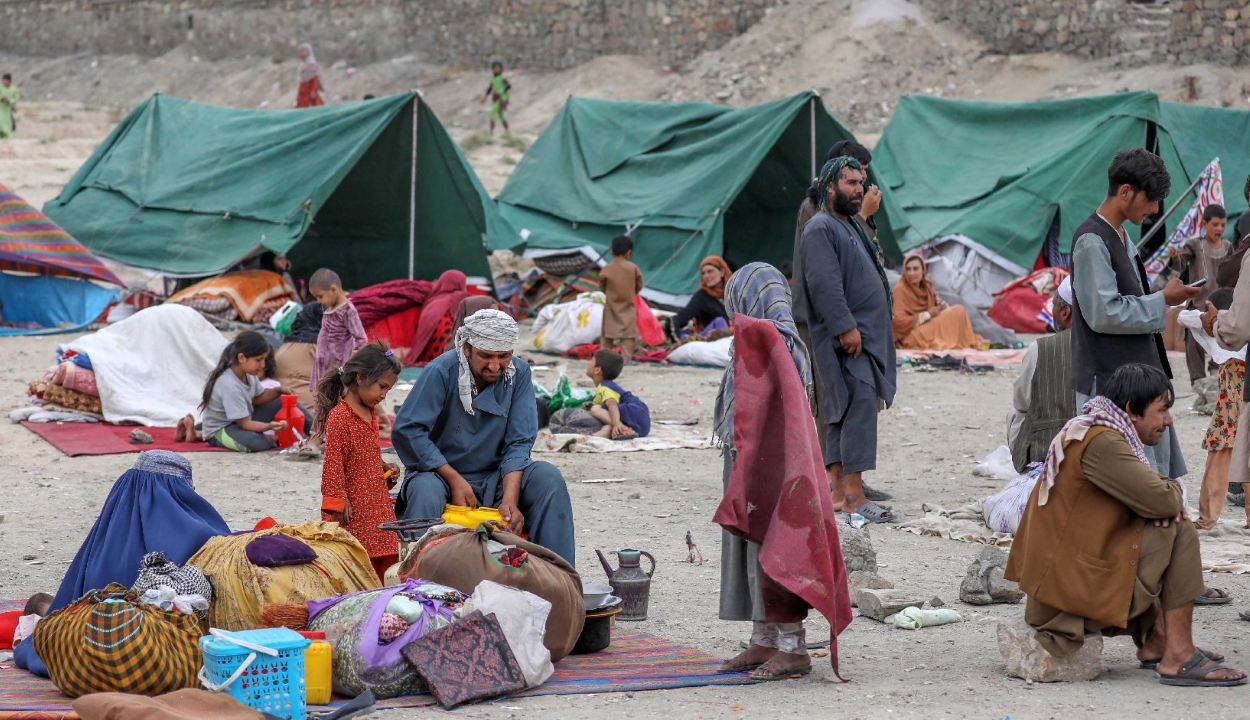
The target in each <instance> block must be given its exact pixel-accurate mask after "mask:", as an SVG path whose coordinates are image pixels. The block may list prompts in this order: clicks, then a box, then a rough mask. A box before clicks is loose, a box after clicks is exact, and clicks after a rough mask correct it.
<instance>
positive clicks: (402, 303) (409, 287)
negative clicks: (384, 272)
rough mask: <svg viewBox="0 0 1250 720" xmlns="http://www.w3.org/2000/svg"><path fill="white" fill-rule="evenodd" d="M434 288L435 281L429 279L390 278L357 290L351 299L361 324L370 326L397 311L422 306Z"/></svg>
mask: <svg viewBox="0 0 1250 720" xmlns="http://www.w3.org/2000/svg"><path fill="white" fill-rule="evenodd" d="M433 288H434V283H432V282H430V281H429V280H389V281H387V282H384V283H378V284H377V285H370V286H369V287H366V288H361V289H360V290H356V291H355V292H353V293H352V294H351V299H352V304H353V305H355V306H356V312H357V313H359V315H360V324H361V325H364V326H365V327H369V326H370V325H373V324H374V323H377V322H378V321H380V320H384V319H385V318H387V317H389V316H391V315H394V314H395V313H399V312H403V311H404V310H407V309H408V308H411V307H420V306H421V305H423V304H424V303H425V299H426V298H428V297H429V296H430V291H431V290H432V289H433Z"/></svg>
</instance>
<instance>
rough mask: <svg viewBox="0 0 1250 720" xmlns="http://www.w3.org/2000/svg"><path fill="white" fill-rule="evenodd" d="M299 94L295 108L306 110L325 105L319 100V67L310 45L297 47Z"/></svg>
mask: <svg viewBox="0 0 1250 720" xmlns="http://www.w3.org/2000/svg"><path fill="white" fill-rule="evenodd" d="M297 52H298V53H299V94H298V95H296V96H295V107H297V108H306V107H314V106H317V105H325V102H324V101H322V99H321V65H320V64H318V63H317V58H316V56H314V55H313V49H312V45H309V44H308V43H303V44H302V45H300V46H299V50H298V51H297Z"/></svg>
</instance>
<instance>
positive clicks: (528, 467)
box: [391, 310, 575, 564]
mask: <svg viewBox="0 0 1250 720" xmlns="http://www.w3.org/2000/svg"><path fill="white" fill-rule="evenodd" d="M516 342H517V324H516V321H515V320H513V319H512V318H511V317H509V316H508V315H507V314H506V313H502V312H500V311H498V310H479V311H477V312H476V313H474V314H472V315H470V316H469V317H468V318H466V319H465V321H464V325H463V326H462V327H461V328H460V329H459V330H457V331H456V337H455V343H456V347H455V348H454V349H452V350H449V351H447V352H446V353H443V354H442V355H440V356H439V357H438V358H436V359H435V360H434V361H433V362H431V363H430V364H429V365H427V366H426V367H425V370H424V371H423V372H422V373H421V377H420V378H419V379H418V380H417V384H416V387H414V388H413V390H412V393H411V394H409V395H408V399H407V400H406V401H404V406H403V408H401V409H400V411H399V416H398V417H397V418H396V421H395V429H394V430H393V431H392V432H391V439H392V441H393V442H394V443H395V450H396V452H398V453H399V459H400V460H401V461H403V463H404V467H405V469H406V477H405V479H404V484H403V486H402V487H401V488H400V491H399V501H398V503H396V506H395V511H396V515H398V516H399V517H400V518H401V519H411V518H428V517H440V516H441V515H442V514H443V506H444V505H447V504H448V503H450V504H452V505H463V506H468V507H477V506H478V505H485V506H489V507H497V508H498V509H499V512H500V514H502V515H503V517H504V521H505V522H506V523H507V524H508V529H509V530H510V531H512V532H514V533H520V532H522V531H524V532H526V533H528V534H529V536H530V538H531V539H532V540H533V541H534V542H536V543H538V544H539V545H542V546H543V547H545V548H548V549H549V550H551V551H553V552H555V553H556V554H558V555H559V556H560V557H562V558H564V559H565V560H567V561H569V563H570V564H573V562H574V558H575V553H574V536H573V506H572V502H571V501H570V500H569V492H568V488H567V487H566V486H565V483H564V476H563V475H561V474H560V471H559V469H557V468H556V467H555V466H554V465H552V464H551V463H547V462H535V461H533V460H531V459H530V450H531V449H532V448H533V446H534V438H535V436H536V435H537V434H538V410H537V407H536V406H535V403H534V385H533V381H532V379H531V376H530V368H529V365H527V364H525V362H523V361H521V360H517V359H515V358H513V357H512V349H513V347H514V346H515V345H516Z"/></svg>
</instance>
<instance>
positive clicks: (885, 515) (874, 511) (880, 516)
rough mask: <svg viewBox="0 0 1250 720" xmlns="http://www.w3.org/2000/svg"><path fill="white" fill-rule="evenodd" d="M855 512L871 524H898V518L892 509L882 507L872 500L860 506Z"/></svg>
mask: <svg viewBox="0 0 1250 720" xmlns="http://www.w3.org/2000/svg"><path fill="white" fill-rule="evenodd" d="M855 512H857V513H859V514H860V515H863V516H864V519H866V520H867V521H868V522H870V523H877V524H887V523H896V522H898V516H897V515H895V514H894V512H893V511H892V510H891V509H889V508H885V507H882V506H880V505H878V504H877V503H875V502H873V501H871V500H869V501H868V502H866V503H864V504H863V505H860V506H859V508H857V509H856V510H855Z"/></svg>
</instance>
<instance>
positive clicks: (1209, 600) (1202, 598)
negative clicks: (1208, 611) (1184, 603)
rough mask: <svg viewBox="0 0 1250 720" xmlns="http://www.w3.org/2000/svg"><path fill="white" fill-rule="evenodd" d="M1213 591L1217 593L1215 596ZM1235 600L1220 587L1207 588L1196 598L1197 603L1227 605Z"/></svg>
mask: <svg viewBox="0 0 1250 720" xmlns="http://www.w3.org/2000/svg"><path fill="white" fill-rule="evenodd" d="M1211 593H1216V594H1215V595H1214V596H1213V595H1211ZM1232 601H1233V598H1232V597H1230V596H1229V594H1228V593H1226V592H1224V591H1223V590H1221V589H1219V588H1207V591H1206V592H1204V593H1203V594H1201V595H1199V596H1198V597H1196V598H1194V604H1195V605H1227V604H1229V603H1230V602H1232Z"/></svg>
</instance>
